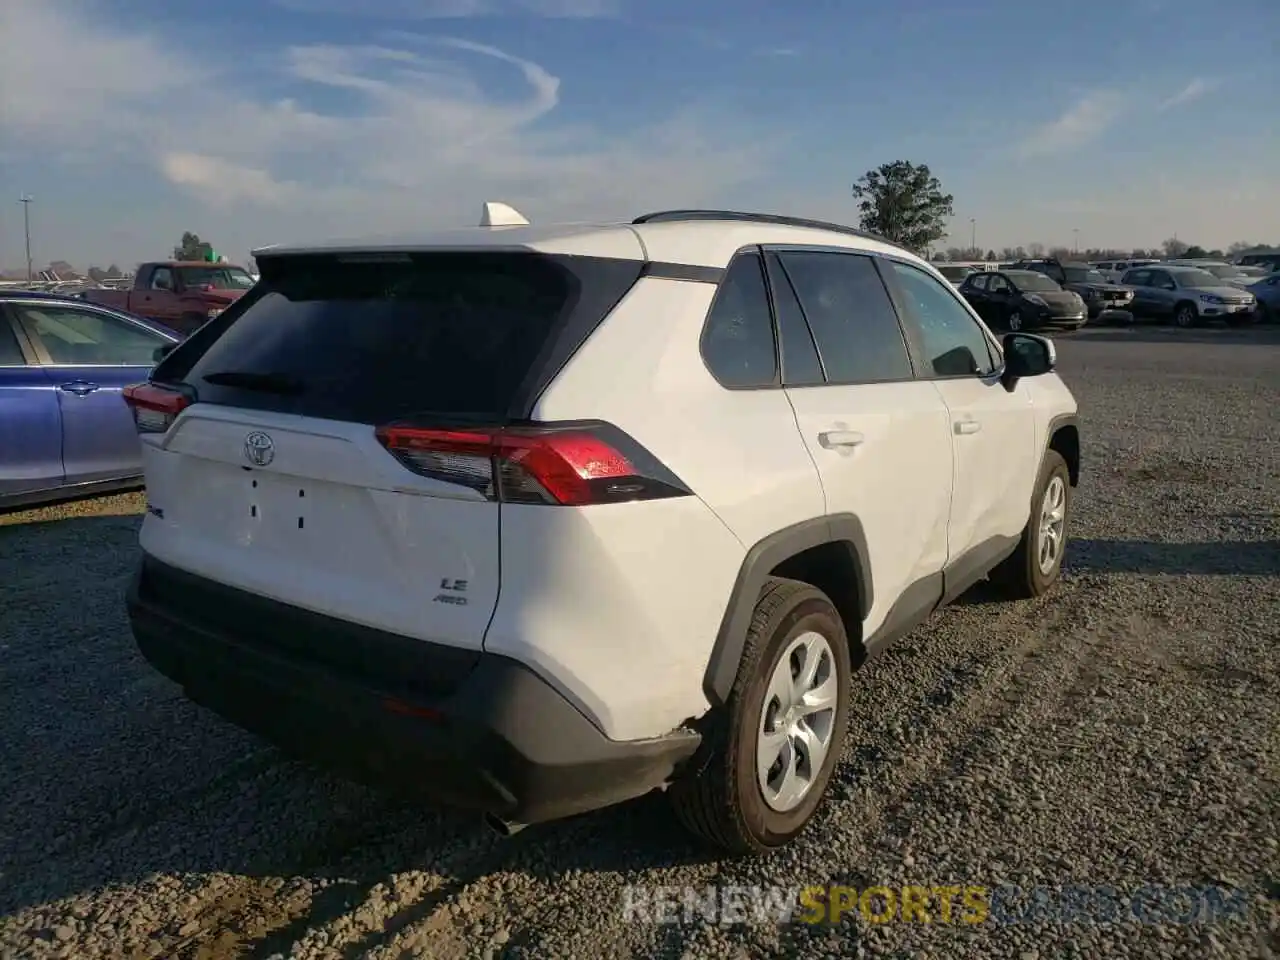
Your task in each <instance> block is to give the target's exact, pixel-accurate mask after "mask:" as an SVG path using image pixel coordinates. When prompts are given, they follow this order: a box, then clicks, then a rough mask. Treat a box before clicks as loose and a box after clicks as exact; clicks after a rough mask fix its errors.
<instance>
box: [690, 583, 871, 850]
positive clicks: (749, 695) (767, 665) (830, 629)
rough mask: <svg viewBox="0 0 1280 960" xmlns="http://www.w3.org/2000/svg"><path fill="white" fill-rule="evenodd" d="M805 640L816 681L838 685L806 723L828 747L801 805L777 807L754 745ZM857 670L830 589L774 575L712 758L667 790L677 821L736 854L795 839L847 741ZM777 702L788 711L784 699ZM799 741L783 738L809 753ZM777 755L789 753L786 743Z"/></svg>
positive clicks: (713, 737)
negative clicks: (779, 681) (777, 686)
mask: <svg viewBox="0 0 1280 960" xmlns="http://www.w3.org/2000/svg"><path fill="white" fill-rule="evenodd" d="M815 636H816V638H817V639H816V640H815V639H813V638H814V637H815ZM806 637H808V638H809V639H808V641H807V642H808V643H809V644H812V645H813V647H814V648H816V653H817V654H818V656H819V662H818V669H819V674H818V679H819V680H822V678H823V677H825V678H826V681H825V682H823V683H821V686H822V687H823V688H827V689H833V691H834V697H835V699H834V702H833V703H831V706H830V708H829V710H826V711H822V712H821V713H820V714H812V715H811V717H819V719H818V720H817V721H816V722H815V721H812V720H811V722H812V723H813V726H811V727H810V726H806V727H805V728H804V730H805V731H806V732H808V733H814V734H815V735H817V734H820V733H822V732H823V731H825V732H826V733H827V737H826V745H827V748H826V751H825V753H824V755H823V759H822V762H821V763H820V764H819V765H818V769H817V770H816V771H810V776H809V777H808V778H807V779H808V786H807V789H806V790H805V791H804V792H803V794H802V795H801V796H799V797H798V799H797V802H796V803H795V804H794V805H792V806H790V807H786V805H785V804H784V803H781V802H776V806H775V805H771V803H770V801H769V800H768V799H767V798H766V794H765V787H764V786H762V784H761V781H760V776H759V772H758V766H759V764H758V762H757V759H756V757H757V749H758V746H759V744H760V743H761V741H762V739H763V735H762V733H761V731H762V730H763V729H764V727H765V726H766V725H771V724H772V723H773V722H774V719H775V715H776V714H777V712H778V710H777V709H776V707H777V702H776V701H777V698H776V697H774V696H772V695H771V692H772V689H773V688H774V684H773V683H772V682H771V681H773V680H774V679H775V669H778V670H779V671H780V675H781V676H785V673H784V671H785V670H786V669H787V663H786V662H784V660H783V656H784V654H787V655H790V654H792V652H793V651H795V650H796V649H797V647H798V646H801V647H803V646H804V644H805V643H806V640H805V638H806ZM788 659H790V656H788ZM801 666H802V667H803V663H802V664H801ZM792 668H793V669H794V661H793V662H792ZM852 673H853V666H852V662H851V659H850V655H849V641H848V638H847V637H846V635H845V630H844V625H843V623H842V622H841V620H840V615H839V614H838V613H837V612H836V609H835V607H834V606H833V605H832V603H831V601H830V600H829V599H828V598H827V595H826V594H825V593H823V592H822V591H821V590H819V589H817V588H816V587H813V586H810V585H809V584H807V583H800V582H798V581H796V580H783V579H781V578H777V577H774V578H771V579H769V580H768V581H767V582H766V583H765V586H764V589H763V590H762V591H761V593H760V598H759V600H758V601H757V602H756V608H755V615H754V616H753V617H752V619H751V626H750V627H749V628H748V631H747V638H746V644H745V645H744V647H743V650H742V662H741V664H740V665H739V667H738V676H737V678H736V679H735V680H734V683H733V689H732V691H731V692H730V694H729V699H728V702H727V703H726V704H725V705H724V706H723V707H722V708H721V709H720V711H718V715H717V717H716V718H715V720H714V723H713V728H712V729H711V730H709V731H708V734H707V736H708V740H707V747H708V752H707V754H706V762H705V763H704V764H702V765H701V767H700V768H699V769H696V770H694V771H691V772H690V773H689V774H686V775H685V776H684V777H683V778H681V779H679V780H677V781H676V782H675V783H673V784H672V785H671V788H670V789H669V790H668V791H667V795H668V797H669V798H670V800H671V802H672V805H673V806H674V808H675V813H676V816H677V818H678V819H679V820H680V821H681V823H683V824H684V826H685V827H686V828H687V829H688V830H690V831H691V832H692V833H694V834H695V835H697V836H698V837H700V838H702V839H703V840H705V841H708V842H709V843H711V844H712V845H714V846H716V847H719V848H720V849H721V850H722V851H724V852H725V853H728V854H731V855H734V856H744V855H749V854H760V853H768V852H769V851H772V850H776V849H778V848H779V847H782V846H785V845H786V844H787V843H789V842H790V841H791V840H793V839H794V838H795V837H796V836H798V835H799V834H800V833H801V832H802V831H803V830H804V828H805V826H806V825H807V824H808V823H809V821H810V820H811V819H812V818H813V815H814V813H815V812H816V811H817V809H818V807H819V806H820V805H821V804H822V800H823V798H824V797H825V795H826V792H827V786H828V784H829V783H830V780H831V771H832V770H833V769H835V765H836V762H837V761H838V760H839V758H840V753H841V751H842V750H843V747H844V736H845V731H846V728H847V726H848V721H849V718H848V710H849V685H850V683H851V677H852ZM828 685H831V686H830V687H829V686H828ZM787 686H789V684H788V685H787ZM783 692H786V691H785V690H784V691H783ZM780 706H782V707H784V708H785V707H786V704H781V705H780ZM766 711H767V712H766ZM792 729H793V730H794V729H795V728H794V727H792ZM815 732H816V733H815ZM817 739H818V740H819V741H821V739H822V738H821V737H820V736H817ZM794 742H795V741H794V740H792V739H791V738H790V737H788V736H785V735H784V736H783V737H782V743H783V745H784V747H786V748H789V749H790V751H792V754H793V755H795V756H801V755H802V754H803V751H799V752H796V751H795V748H794V747H792V746H791V744H792V743H794ZM780 756H781V757H785V756H787V750H785V749H784V751H783V753H782V754H781V755H780ZM766 779H770V778H766ZM774 779H776V778H774ZM802 779H805V778H802ZM770 782H771V783H772V782H773V779H770ZM776 807H783V809H777V808H776Z"/></svg>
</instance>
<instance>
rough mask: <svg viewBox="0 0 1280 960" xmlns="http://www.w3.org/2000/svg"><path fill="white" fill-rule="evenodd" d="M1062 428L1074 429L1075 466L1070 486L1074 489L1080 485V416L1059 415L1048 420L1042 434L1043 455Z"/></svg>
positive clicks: (1071, 414) (1073, 414)
mask: <svg viewBox="0 0 1280 960" xmlns="http://www.w3.org/2000/svg"><path fill="white" fill-rule="evenodd" d="M1063 427H1075V429H1076V438H1077V444H1076V464H1075V468H1074V469H1073V470H1071V485H1072V486H1073V487H1075V486H1078V485H1079V483H1080V446H1079V442H1078V440H1079V436H1080V415H1079V414H1078V413H1060V414H1058V415H1057V416H1056V417H1052V418H1051V419H1050V420H1049V425H1048V426H1047V427H1046V428H1045V432H1044V453H1047V452H1048V451H1049V450H1050V449H1052V444H1053V436H1054V434H1056V433H1057V432H1058V431H1059V430H1061V429H1062V428H1063ZM1044 453H1041V457H1043V456H1044ZM1068 466H1070V464H1068Z"/></svg>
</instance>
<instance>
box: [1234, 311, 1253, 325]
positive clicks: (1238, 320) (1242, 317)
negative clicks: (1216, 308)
mask: <svg viewBox="0 0 1280 960" xmlns="http://www.w3.org/2000/svg"><path fill="white" fill-rule="evenodd" d="M1256 319H1257V318H1256V317H1255V316H1254V313H1253V311H1252V310H1251V311H1249V312H1248V313H1231V314H1228V315H1227V326H1228V327H1251V326H1253V324H1254V321H1255V320H1256Z"/></svg>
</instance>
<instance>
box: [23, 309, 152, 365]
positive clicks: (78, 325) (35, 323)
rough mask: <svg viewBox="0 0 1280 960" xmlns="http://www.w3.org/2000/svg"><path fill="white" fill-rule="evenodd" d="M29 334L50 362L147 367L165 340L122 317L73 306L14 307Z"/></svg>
mask: <svg viewBox="0 0 1280 960" xmlns="http://www.w3.org/2000/svg"><path fill="white" fill-rule="evenodd" d="M16 309H17V311H18V315H19V317H20V318H21V320H22V322H23V324H24V325H25V326H26V329H27V333H28V335H29V336H31V337H32V338H34V339H35V341H36V342H37V343H38V344H40V345H41V346H43V347H44V349H45V351H46V352H47V353H48V354H49V359H50V360H51V361H52V362H53V363H67V364H84V365H93V366H137V367H149V366H151V365H152V364H153V363H154V359H153V356H154V354H155V349H156V347H158V346H161V345H162V344H166V343H168V342H169V341H168V340H166V339H165V338H164V337H162V336H160V335H159V334H157V333H151V332H150V331H147V330H144V329H142V328H141V327H138V326H135V325H134V324H132V323H129V322H127V321H125V320H119V319H117V318H115V317H110V316H107V315H105V314H101V313H95V312H93V311H89V310H77V309H75V308H74V307H61V306H59V307H46V306H39V307H34V306H21V307H17V308H16Z"/></svg>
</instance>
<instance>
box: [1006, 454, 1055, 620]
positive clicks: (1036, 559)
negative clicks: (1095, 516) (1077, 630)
mask: <svg viewBox="0 0 1280 960" xmlns="http://www.w3.org/2000/svg"><path fill="white" fill-rule="evenodd" d="M1070 512H1071V472H1070V471H1069V470H1068V469H1067V461H1066V460H1064V459H1062V454H1060V453H1058V452H1057V451H1056V450H1050V451H1048V452H1047V453H1046V454H1045V456H1044V463H1043V464H1042V465H1041V467H1040V477H1039V479H1038V480H1037V482H1036V490H1035V494H1034V495H1033V496H1032V499H1031V516H1030V518H1028V520H1027V525H1026V527H1025V528H1024V529H1023V531H1022V539H1021V540H1019V541H1018V546H1017V549H1015V550H1014V551H1013V553H1012V554H1010V556H1009V557H1008V559H1006V560H1005V561H1004V562H1002V563H1001V564H1000V565H999V566H997V567H996V568H995V569H994V570H992V571H991V579H992V581H994V582H995V583H996V584H997V585H998V586H999V587H1001V588H1002V589H1003V591H1004V593H1006V594H1007V595H1008V596H1009V597H1010V598H1012V599H1021V600H1026V599H1030V598H1032V597H1038V596H1040V595H1041V594H1044V593H1046V592H1048V590H1049V588H1050V587H1052V586H1053V585H1054V584H1055V583H1057V582H1058V578H1059V577H1060V576H1061V575H1062V558H1063V555H1064V554H1065V552H1066V547H1067V518H1068V515H1069V514H1070Z"/></svg>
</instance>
